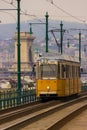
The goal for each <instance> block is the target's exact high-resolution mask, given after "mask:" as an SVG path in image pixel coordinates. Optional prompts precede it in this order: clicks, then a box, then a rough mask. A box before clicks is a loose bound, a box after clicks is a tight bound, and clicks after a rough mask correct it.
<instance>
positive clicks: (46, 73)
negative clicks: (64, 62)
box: [39, 64, 56, 79]
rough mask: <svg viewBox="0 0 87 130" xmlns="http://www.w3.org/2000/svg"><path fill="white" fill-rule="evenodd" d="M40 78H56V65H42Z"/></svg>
mask: <svg viewBox="0 0 87 130" xmlns="http://www.w3.org/2000/svg"><path fill="white" fill-rule="evenodd" d="M39 70H40V73H39V77H40V78H41V79H43V78H56V65H55V64H43V65H40V68H39Z"/></svg>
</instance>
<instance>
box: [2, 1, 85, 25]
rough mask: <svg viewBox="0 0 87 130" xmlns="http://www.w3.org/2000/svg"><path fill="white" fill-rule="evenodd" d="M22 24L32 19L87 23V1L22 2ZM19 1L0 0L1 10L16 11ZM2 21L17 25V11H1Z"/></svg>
mask: <svg viewBox="0 0 87 130" xmlns="http://www.w3.org/2000/svg"><path fill="white" fill-rule="evenodd" d="M20 7H21V22H27V21H29V20H31V19H37V20H39V19H41V18H45V14H46V12H48V14H49V19H53V20H62V21H71V22H80V23H87V0H21V1H20ZM16 8H17V0H0V9H16ZM0 21H1V23H2V24H4V23H16V22H17V11H16V10H14V11H12V10H11V11H7V10H3V11H2V10H0Z"/></svg>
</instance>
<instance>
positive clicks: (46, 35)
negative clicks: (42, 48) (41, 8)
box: [45, 12, 49, 52]
mask: <svg viewBox="0 0 87 130" xmlns="http://www.w3.org/2000/svg"><path fill="white" fill-rule="evenodd" d="M45 17H46V52H48V17H49V15H48V12H46V15H45Z"/></svg>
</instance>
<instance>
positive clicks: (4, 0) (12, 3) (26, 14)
mask: <svg viewBox="0 0 87 130" xmlns="http://www.w3.org/2000/svg"><path fill="white" fill-rule="evenodd" d="M2 1H3V2H5V3H7V4H10V5H12V6H13V7H15V8H17V6H15V5H14V2H13V0H11V2H8V1H6V0H2ZM20 12H21V15H25V16H30V17H33V18H36V19H37V20H38V21H39V22H41V23H43V21H42V20H41V19H39V18H38V17H37V16H36V15H33V14H29V13H27V12H26V11H23V10H22V9H21V10H20Z"/></svg>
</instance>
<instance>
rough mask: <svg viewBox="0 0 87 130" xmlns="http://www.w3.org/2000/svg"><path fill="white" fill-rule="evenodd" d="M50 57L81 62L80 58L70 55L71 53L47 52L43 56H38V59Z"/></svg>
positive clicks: (49, 58) (50, 58) (51, 58)
mask: <svg viewBox="0 0 87 130" xmlns="http://www.w3.org/2000/svg"><path fill="white" fill-rule="evenodd" d="M42 58H43V59H44V58H46V59H48V60H52V61H53V60H59V61H61V60H65V61H72V62H78V63H79V59H78V58H77V57H75V56H69V55H66V54H58V53H57V54H53V53H46V54H43V55H42V56H41V57H39V58H38V60H41V59H42Z"/></svg>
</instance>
